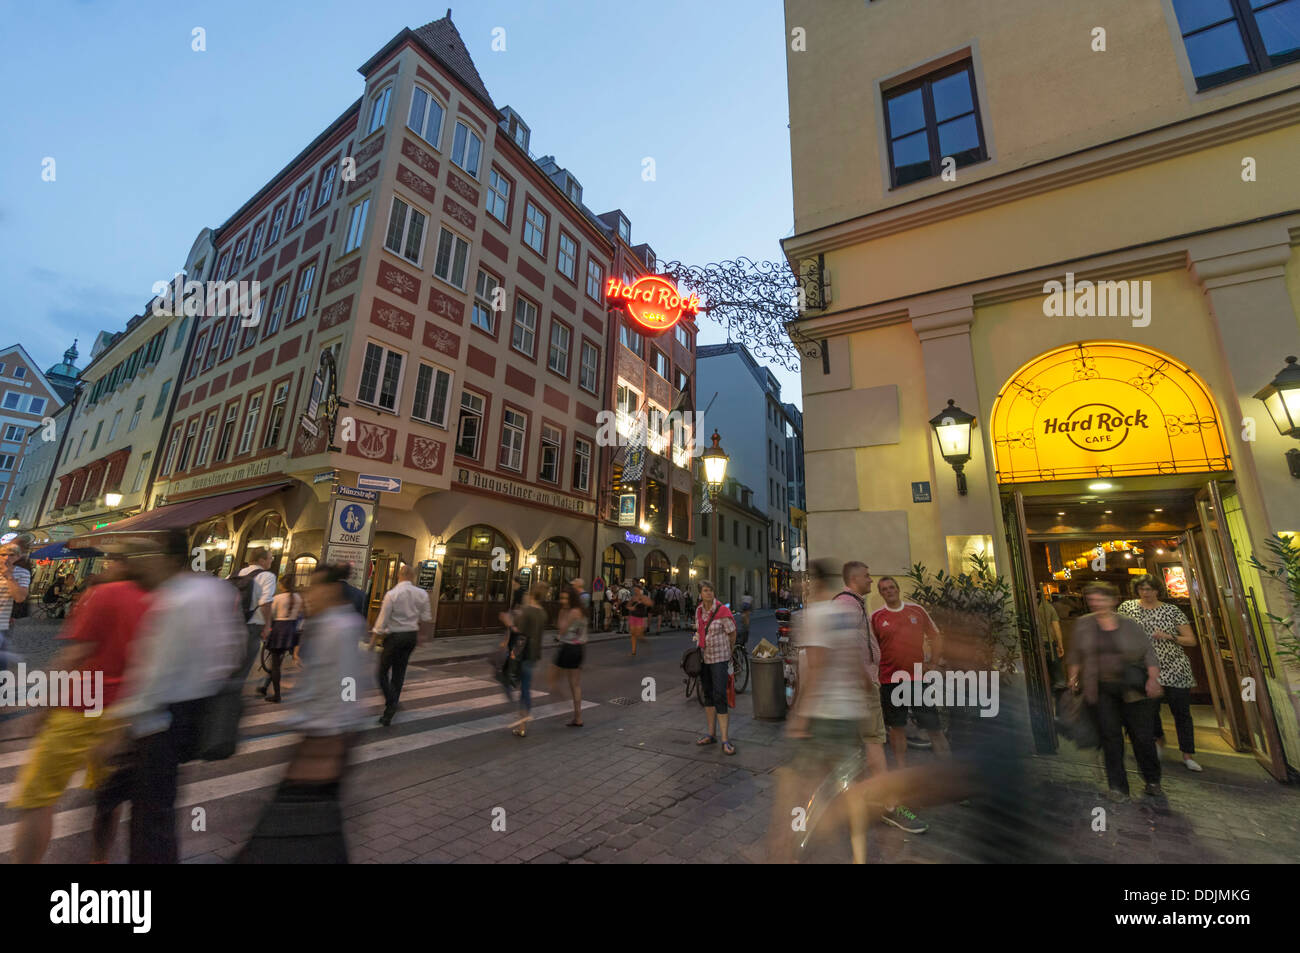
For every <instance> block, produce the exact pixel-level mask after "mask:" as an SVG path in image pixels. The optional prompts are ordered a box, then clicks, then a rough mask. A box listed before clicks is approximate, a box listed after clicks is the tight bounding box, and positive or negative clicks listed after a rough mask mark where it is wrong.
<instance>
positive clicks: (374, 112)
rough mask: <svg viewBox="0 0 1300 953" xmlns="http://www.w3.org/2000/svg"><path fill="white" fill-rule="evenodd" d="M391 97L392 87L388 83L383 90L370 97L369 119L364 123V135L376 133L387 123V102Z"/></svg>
mask: <svg viewBox="0 0 1300 953" xmlns="http://www.w3.org/2000/svg"><path fill="white" fill-rule="evenodd" d="M392 97H393V86H392V84H391V83H390V84H389V85H387V86H385V87H384V88H383V89H381V90H379V91H378V92H376V93H372V94H371V96H370V118H369V120H368V121H367V122H366V135H367V136H368V135H370V134H371V133H372V132H375V131H377V130H378V129H379V128H380V127H382V126H383V125H384V123H386V122H388V101H389V100H390V99H392Z"/></svg>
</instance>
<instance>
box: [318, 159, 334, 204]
mask: <svg viewBox="0 0 1300 953" xmlns="http://www.w3.org/2000/svg"><path fill="white" fill-rule="evenodd" d="M338 172H339V167H338V166H336V165H334V164H333V163H331V164H329V165H327V166H326V167H325V171H324V172H322V173H321V176H320V185H318V186H317V187H316V208H324V207H325V206H326V205H328V204H329V201H330V199H332V198H333V197H334V177H335V176H336V175H338Z"/></svg>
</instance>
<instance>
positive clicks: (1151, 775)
mask: <svg viewBox="0 0 1300 953" xmlns="http://www.w3.org/2000/svg"><path fill="white" fill-rule="evenodd" d="M1083 594H1084V598H1085V599H1087V601H1088V607H1089V608H1090V609H1091V610H1092V612H1091V613H1090V614H1088V615H1086V616H1084V617H1083V618H1081V619H1079V621H1078V622H1077V623H1076V624H1075V627H1074V633H1073V636H1072V638H1071V641H1070V654H1069V657H1068V658H1067V660H1066V661H1067V663H1068V667H1069V672H1068V675H1069V680H1070V688H1071V690H1072V691H1074V692H1081V693H1082V695H1083V700H1084V702H1086V703H1087V704H1088V705H1089V706H1091V707H1092V710H1093V713H1094V715H1095V717H1096V722H1097V728H1098V730H1099V732H1100V734H1101V750H1102V755H1103V757H1104V760H1105V763H1106V780H1107V783H1108V784H1109V786H1110V794H1109V797H1110V799H1111V800H1112V801H1124V800H1127V799H1128V796H1129V785H1128V772H1127V771H1126V770H1125V768H1124V729H1126V728H1127V729H1128V733H1129V737H1130V738H1132V739H1133V755H1134V757H1135V758H1136V759H1137V763H1138V770H1139V771H1140V772H1141V773H1142V779H1143V781H1145V782H1146V793H1147V794H1148V795H1150V796H1151V797H1162V796H1163V795H1164V792H1163V791H1162V790H1161V788H1160V758H1159V757H1158V756H1157V754H1156V743H1155V724H1154V719H1153V718H1152V707H1153V704H1154V702H1153V700H1154V699H1157V698H1159V697H1160V693H1161V688H1160V664H1159V662H1158V661H1157V659H1156V651H1155V648H1154V647H1153V646H1152V644H1151V640H1150V639H1149V638H1147V634H1146V632H1145V631H1143V629H1142V627H1141V626H1140V625H1138V624H1137V623H1136V622H1135V621H1133V620H1132V619H1130V618H1128V617H1127V616H1122V615H1119V614H1118V613H1117V612H1116V611H1115V608H1116V606H1117V605H1118V604H1119V592H1118V590H1117V589H1116V588H1115V587H1114V586H1113V585H1111V584H1110V583H1108V582H1090V583H1088V585H1087V586H1085V587H1084V590H1083Z"/></svg>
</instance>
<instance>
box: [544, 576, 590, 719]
mask: <svg viewBox="0 0 1300 953" xmlns="http://www.w3.org/2000/svg"><path fill="white" fill-rule="evenodd" d="M581 593H582V580H581V579H575V580H573V582H571V583H570V584H569V586H568V587H567V588H565V589H564V590H562V591H561V592H560V612H559V615H558V616H557V617H556V620H555V627H556V629H558V630H559V631H558V638H559V641H560V647H559V650H558V651H557V652H556V653H555V664H554V666H553V667H552V668H551V691H552V692H554V691H555V684H556V681H557V680H558V676H559V674H560V673H561V672H563V673H564V675H565V678H566V679H567V680H568V683H569V695H570V696H571V697H572V698H573V718H572V719H571V720H570V721H569V722H568V723H567V725H568V727H570V728H581V727H582V657H583V654H584V653H585V651H586V647H587V619H586V616H585V614H584V613H583V611H582V608H581Z"/></svg>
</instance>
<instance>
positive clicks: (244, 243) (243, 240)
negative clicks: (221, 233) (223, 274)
mask: <svg viewBox="0 0 1300 953" xmlns="http://www.w3.org/2000/svg"><path fill="white" fill-rule="evenodd" d="M247 248H248V236H247V235H243V236H241V237H240V239H239V241H238V242H236V243H235V257H234V260H233V261H232V262H231V263H230V270H231V271H232V272H235V271H238V270H239V263H240V262H242V261H243V260H244V252H245V251H246V250H247Z"/></svg>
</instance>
